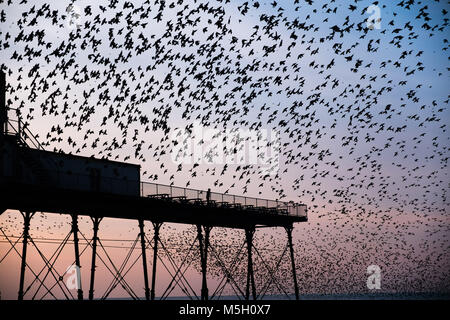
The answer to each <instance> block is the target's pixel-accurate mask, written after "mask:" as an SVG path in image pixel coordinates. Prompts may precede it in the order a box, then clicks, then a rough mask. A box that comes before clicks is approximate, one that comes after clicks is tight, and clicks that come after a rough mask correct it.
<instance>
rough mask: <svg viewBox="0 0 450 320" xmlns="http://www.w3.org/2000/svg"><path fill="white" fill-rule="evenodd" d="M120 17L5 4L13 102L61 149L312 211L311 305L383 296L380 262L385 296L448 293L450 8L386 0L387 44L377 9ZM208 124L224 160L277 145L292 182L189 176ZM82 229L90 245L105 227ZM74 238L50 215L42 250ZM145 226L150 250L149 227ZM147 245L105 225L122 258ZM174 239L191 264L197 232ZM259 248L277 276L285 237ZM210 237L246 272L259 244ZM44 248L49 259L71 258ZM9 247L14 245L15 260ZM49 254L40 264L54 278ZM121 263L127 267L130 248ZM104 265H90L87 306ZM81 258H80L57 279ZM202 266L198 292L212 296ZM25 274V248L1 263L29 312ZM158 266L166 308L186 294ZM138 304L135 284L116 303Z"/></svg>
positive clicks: (283, 8) (264, 240)
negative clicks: (238, 133)
mask: <svg viewBox="0 0 450 320" xmlns="http://www.w3.org/2000/svg"><path fill="white" fill-rule="evenodd" d="M154 2H156V3H154ZM397 2H399V3H397ZM71 3H73V6H71V7H70V6H69V4H71ZM113 3H116V4H115V6H109V1H98V2H92V1H72V2H70V1H58V2H55V3H53V2H51V3H49V4H45V2H44V1H33V2H29V1H28V2H27V1H22V2H20V3H18V2H15V1H14V3H12V4H8V3H2V4H0V8H1V17H2V18H1V21H0V48H1V59H0V67H1V68H2V69H3V70H5V71H6V72H7V83H8V84H9V85H10V86H9V87H8V91H7V100H8V105H10V106H12V107H14V108H20V110H21V114H22V119H23V120H24V121H26V122H27V123H28V124H29V128H30V130H31V131H32V132H34V133H37V134H38V135H39V140H40V141H41V142H43V143H44V144H45V145H46V149H47V150H56V151H59V150H62V151H63V152H65V153H74V154H80V155H84V156H91V155H93V156H95V157H98V158H101V157H105V158H108V159H110V160H116V161H125V162H129V163H135V164H139V165H141V181H149V182H156V183H162V184H173V185H175V186H181V187H186V186H188V187H189V188H194V189H203V190H205V189H207V188H211V189H212V190H213V191H215V192H228V193H231V194H237V195H245V196H251V197H261V198H267V199H279V200H284V201H289V200H292V201H294V202H298V203H305V204H306V205H307V206H308V214H309V216H308V222H307V223H301V224H296V225H295V229H294V242H295V243H294V244H295V254H296V263H297V275H298V278H299V286H300V291H301V293H333V294H334V293H349V292H363V293H367V292H368V289H367V287H366V279H367V274H366V270H367V267H368V266H369V265H373V264H375V265H379V266H380V267H381V270H382V286H381V290H382V292H405V291H411V292H435V291H445V292H448V291H449V289H450V288H449V285H450V278H449V275H448V270H450V256H449V250H448V249H449V245H450V242H449V235H450V233H449V231H450V219H449V215H448V214H449V208H450V206H449V202H448V198H447V191H448V190H449V178H448V174H449V170H448V165H447V163H448V159H449V152H448V151H449V137H450V135H449V132H448V130H447V125H448V119H449V118H450V117H449V116H450V114H449V110H448V99H449V90H448V83H449V79H448V77H449V73H448V67H449V64H448V59H449V56H448V34H449V33H448V13H447V11H448V10H449V8H450V7H449V5H448V2H446V1H440V2H439V1H438V2H436V1H433V2H430V1H426V2H424V1H422V2H421V1H396V2H391V1H378V2H376V3H375V4H376V5H377V8H378V9H379V12H380V18H381V21H380V28H379V29H377V28H374V29H372V30H371V29H367V26H366V19H367V18H368V17H370V16H371V14H372V13H367V11H366V9H367V8H368V7H369V6H370V5H371V4H372V2H371V1H354V2H350V1H303V0H299V1H297V0H296V1H278V3H277V2H274V1H234V0H231V1H181V0H180V1H167V2H161V3H160V2H159V1H148V3H147V2H143V1H141V2H140V1H128V2H127V1H116V2H113ZM130 3H132V5H130ZM247 7H248V8H247ZM68 8H69V9H68ZM138 8H141V9H138ZM197 8H198V10H196V9H197ZM39 10H41V11H42V14H40V15H39V16H38V17H37V18H36V20H34V17H35V16H36V15H37V13H38V12H39ZM145 12H147V13H148V16H145V15H144V13H145ZM70 13H76V14H77V16H72V18H70V17H68V14H70ZM104 19H105V20H104ZM102 21H103V22H102ZM223 26H225V29H224V27H223ZM255 26H257V27H255ZM346 28H347V29H348V31H345V29H346ZM336 30H338V31H336ZM339 30H340V31H339ZM342 30H344V31H342ZM128 32H130V33H129V34H128ZM31 35H32V36H31ZM27 37H29V38H27ZM146 45H147V46H148V47H146ZM272 46H273V50H271V49H270V48H272ZM127 55H129V57H128V58H127V59H126V61H125V59H123V57H126V56H127ZM108 59H109V61H110V62H109V63H106V62H105V61H107V60H108ZM11 116H12V117H13V115H11ZM147 121H148V123H147ZM192 125H199V126H202V127H203V128H205V130H206V129H216V130H217V131H218V132H219V133H221V136H219V137H217V138H216V139H214V140H213V141H207V142H206V146H207V147H211V148H213V147H214V146H218V147H219V148H220V147H221V145H220V144H219V143H220V141H221V140H222V139H223V137H224V135H225V132H226V131H225V129H238V130H248V129H252V130H254V131H258V130H260V131H266V132H267V131H270V130H275V131H277V132H279V134H280V141H279V142H280V146H281V149H280V155H279V158H278V164H279V168H278V171H277V174H276V175H269V176H268V177H267V176H265V174H262V173H260V172H259V171H258V170H259V169H261V168H258V166H257V165H250V166H249V167H245V164H244V165H242V164H233V163H230V164H227V165H226V166H225V165H224V164H222V163H219V164H209V163H206V161H202V162H200V163H197V164H195V165H194V164H182V165H181V167H180V163H177V162H174V161H173V159H172V157H171V155H172V153H171V152H173V150H174V146H175V144H174V138H173V135H171V134H173V132H175V131H176V129H177V128H181V129H182V130H185V128H186V127H189V126H192ZM178 142H180V141H178ZM130 210H133V209H132V208H130ZM80 219H81V220H80V221H81V222H80V228H81V231H82V232H83V234H84V235H85V236H86V237H87V238H88V239H90V238H91V237H92V223H91V221H90V219H89V218H88V217H82V218H80ZM0 226H1V228H2V229H3V230H4V232H5V233H6V234H7V235H8V236H20V234H21V232H22V217H21V216H20V214H19V213H18V212H15V211H12V210H8V211H6V212H5V213H3V214H2V215H1V216H0ZM69 230H70V219H69V217H67V216H62V215H61V216H60V215H55V214H45V213H38V214H37V215H36V216H35V217H34V218H33V220H32V222H31V235H32V236H33V237H36V239H37V238H51V239H63V238H64V237H65V236H66V235H67V233H68V232H69ZM146 230H148V237H149V238H150V237H151V236H152V229H151V224H150V223H149V222H148V223H147V225H146ZM213 230H214V229H213ZM137 234H138V227H137V221H118V220H113V219H105V220H104V221H103V222H102V223H101V226H100V238H101V239H102V238H104V239H115V240H123V242H117V244H118V246H122V247H129V246H130V245H131V244H132V241H133V240H134V239H135V238H136V236H137ZM162 236H163V239H164V241H168V243H170V242H171V241H172V242H173V245H174V248H176V249H173V252H174V254H175V256H177V257H178V259H182V255H181V253H180V252H181V251H182V249H179V248H186V246H188V245H190V242H192V241H193V239H194V238H193V237H195V233H194V229H193V228H192V226H183V225H175V224H165V225H164V231H163V232H162ZM164 237H166V238H164ZM12 239H14V238H12ZM256 239H257V245H259V246H260V247H261V248H265V249H267V250H265V251H264V250H262V251H264V257H265V258H266V260H268V261H269V264H270V265H271V266H275V264H276V262H277V257H279V255H280V254H281V252H282V251H283V249H284V246H285V243H286V237H285V232H284V230H282V229H267V230H258V232H257V235H256ZM125 240H131V241H125ZM212 241H213V243H216V244H217V245H224V246H228V247H229V248H228V249H226V250H225V249H224V257H227V258H229V257H230V259H232V256H233V252H234V253H235V252H236V250H237V249H238V248H239V247H240V245H241V244H242V243H243V241H244V235H243V233H242V232H240V231H232V230H220V229H217V230H215V231H213V234H212ZM214 241H215V242H214ZM38 244H39V243H38ZM105 244H108V245H115V244H116V242H114V241H110V242H107V241H105ZM39 246H40V248H41V246H42V250H44V252H45V253H46V254H50V255H51V253H50V252H53V250H55V249H56V247H57V245H55V244H51V243H41V244H39ZM9 247H10V245H9V244H8V243H7V242H6V240H5V238H4V237H3V234H2V235H1V236H0V259H1V258H2V257H3V255H4V254H5V253H6V252H7V250H9ZM82 247H83V246H82ZM20 248H21V244H18V245H17V249H18V250H19V252H20ZM236 248H237V249H236ZM33 250H34V249H30V256H29V261H30V266H32V267H33V266H34V267H33V268H35V269H37V270H40V268H39V266H40V265H42V260H40V258H39V256H38V254H37V253H36V252H34V251H33ZM110 250H111V256H112V257H113V258H114V259H116V261H117V262H116V263H117V264H118V265H119V266H120V264H121V261H122V259H123V258H124V257H125V256H126V252H127V251H126V250H127V249H126V248H110ZM183 250H184V249H183ZM90 252H91V251H90V249H89V248H88V249H87V250H86V252H85V253H84V254H83V256H82V266H83V267H82V274H83V290H84V292H85V296H86V297H87V292H88V286H89V276H88V275H89V268H90ZM177 252H178V253H177ZM139 253H140V252H139V250H135V252H134V253H133V254H134V257H135V259H136V258H137V257H138V255H139ZM147 257H148V259H149V271H150V269H151V267H150V266H151V263H150V261H151V259H152V257H151V252H150V251H149V252H148V254H147ZM287 258H288V255H286V256H285V259H284V260H285V261H284V264H283V267H281V268H280V270H279V274H278V276H279V277H280V278H284V279H287V276H286V274H287V275H288V276H289V275H290V274H289V273H288V271H289V260H288V259H287ZM72 260H73V249H72V247H71V246H70V245H68V246H67V247H66V248H65V249H64V251H63V252H62V254H61V257H60V259H58V264H57V269H58V270H59V272H60V273H62V272H64V271H65V270H66V268H67V267H68V266H70V265H71V264H72V263H73V261H72ZM131 260H133V259H131ZM244 260H245V259H244ZM243 263H244V264H243V265H242V266H245V261H244V262H243ZM198 265H199V263H198V262H197V269H196V268H191V269H190V270H189V271H188V275H189V276H188V278H189V279H192V284H193V287H194V288H195V290H196V291H197V292H198V294H199V291H200V284H201V281H200V274H199V270H198ZM213 265H214V258H212V262H211V268H212V269H214V266H213ZM141 269H142V265H141V263H140V261H138V262H137V263H136V264H135V266H134V267H133V269H131V270H130V273H129V274H128V275H127V277H126V279H127V280H129V282H130V284H132V287H133V288H136V292H137V293H139V295H140V296H141V297H142V296H143V295H144V291H143V283H142V272H141ZM18 270H19V258H18V256H17V254H16V253H15V252H11V253H10V254H9V255H8V257H7V258H6V259H5V260H3V261H1V262H0V291H1V297H2V298H10V299H15V298H16V296H17V290H18V289H17V288H18V282H19V271H18ZM158 270H160V271H159V272H158V281H160V282H158V284H157V295H158V294H162V293H163V291H164V290H165V287H166V286H167V284H168V282H169V281H170V277H169V274H168V273H167V272H166V271H165V270H164V268H163V267H162V266H161V264H160V265H159V266H158ZM97 271H98V273H97V274H98V275H97V278H96V286H97V285H98V287H97V288H98V289H97V290H98V291H97V290H96V294H97V292H98V294H99V295H100V294H101V293H103V291H104V290H106V287H107V286H108V285H109V282H110V281H111V279H112V277H111V275H110V274H109V272H108V271H107V269H106V268H105V267H104V266H99V268H98V270H97ZM259 271H260V274H264V272H265V271H264V270H263V269H262V270H259ZM257 273H258V270H257ZM262 277H264V276H262ZM220 279H221V278H220V277H213V276H211V278H210V279H209V280H210V281H211V283H212V284H213V283H214V282H215V281H218V280H220ZM31 280H32V276H31V275H30V273H27V281H28V283H29V281H31ZM47 281H50V279H48V280H47ZM52 281H53V280H51V281H50V282H52ZM258 281H263V279H262V280H258ZM284 282H285V283H287V284H289V285H291V284H290V282H288V280H285V281H284ZM52 283H53V282H52ZM211 286H212V287H213V285H211ZM210 290H211V289H210ZM228 290H229V291H228V294H233V291H232V290H231V289H230V288H228ZM274 290H275V291H276V290H277V288H276V287H274ZM289 290H291V291H292V287H289ZM74 295H75V294H74ZM172 295H174V296H180V295H184V293H183V292H182V291H181V290H180V289H179V288H176V289H175V290H174V291H173V293H172ZM31 296H32V293H31ZM31 296H28V298H31ZM124 296H125V291H124V290H122V289H121V288H117V289H116V290H115V291H113V292H112V293H111V297H124ZM58 297H62V296H58Z"/></svg>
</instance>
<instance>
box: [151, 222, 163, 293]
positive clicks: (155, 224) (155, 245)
mask: <svg viewBox="0 0 450 320" xmlns="http://www.w3.org/2000/svg"><path fill="white" fill-rule="evenodd" d="M161 225H162V223H158V222H153V267H152V290H151V291H150V293H151V296H150V297H151V300H155V285H156V263H157V261H158V242H159V229H160V228H161Z"/></svg>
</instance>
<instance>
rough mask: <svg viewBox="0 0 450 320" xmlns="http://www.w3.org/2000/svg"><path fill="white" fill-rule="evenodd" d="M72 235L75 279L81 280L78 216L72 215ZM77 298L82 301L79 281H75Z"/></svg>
mask: <svg viewBox="0 0 450 320" xmlns="http://www.w3.org/2000/svg"><path fill="white" fill-rule="evenodd" d="M72 235H73V247H74V250H75V266H76V267H77V268H78V269H77V277H80V278H81V263H80V249H79V246H78V215H76V214H73V215H72ZM77 283H78V288H77V297H78V300H83V289H82V288H81V280H80V279H77Z"/></svg>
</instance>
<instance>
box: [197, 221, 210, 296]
mask: <svg viewBox="0 0 450 320" xmlns="http://www.w3.org/2000/svg"><path fill="white" fill-rule="evenodd" d="M211 229H212V228H211V227H209V226H204V227H203V230H204V233H205V235H204V236H203V232H202V226H201V225H197V234H198V236H197V238H198V243H199V249H200V263H201V269H202V290H201V295H200V296H201V300H208V284H207V277H206V276H207V265H208V248H209V234H210V232H211Z"/></svg>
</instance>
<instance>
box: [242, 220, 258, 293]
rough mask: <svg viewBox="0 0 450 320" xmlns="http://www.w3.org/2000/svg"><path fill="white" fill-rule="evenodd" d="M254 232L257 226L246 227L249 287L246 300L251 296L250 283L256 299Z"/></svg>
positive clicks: (246, 291)
mask: <svg viewBox="0 0 450 320" xmlns="http://www.w3.org/2000/svg"><path fill="white" fill-rule="evenodd" d="M254 234H255V227H251V228H247V229H245V238H246V240H247V287H246V290H245V299H246V300H249V298H250V285H251V286H252V296H253V300H256V287H255V277H254V274H253V258H252V247H253V235H254Z"/></svg>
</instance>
